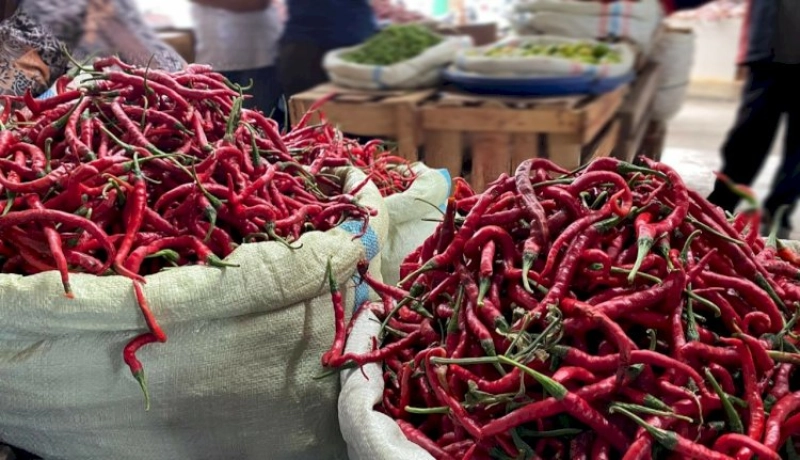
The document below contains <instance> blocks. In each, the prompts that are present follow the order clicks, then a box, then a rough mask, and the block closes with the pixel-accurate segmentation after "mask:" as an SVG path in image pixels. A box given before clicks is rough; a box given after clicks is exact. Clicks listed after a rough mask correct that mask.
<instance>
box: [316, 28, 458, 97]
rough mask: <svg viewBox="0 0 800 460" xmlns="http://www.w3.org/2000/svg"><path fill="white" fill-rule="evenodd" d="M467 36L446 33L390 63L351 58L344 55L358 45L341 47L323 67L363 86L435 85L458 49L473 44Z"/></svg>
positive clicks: (346, 81)
mask: <svg viewBox="0 0 800 460" xmlns="http://www.w3.org/2000/svg"><path fill="white" fill-rule="evenodd" d="M471 44H472V39H471V38H470V37H467V36H453V37H442V41H441V42H440V43H439V44H438V45H435V46H432V47H430V48H428V49H427V50H425V51H424V52H422V53H421V54H420V55H418V56H416V57H414V58H412V59H409V60H407V61H402V62H399V63H397V64H392V65H389V66H376V65H365V64H356V63H353V62H348V61H345V60H344V59H342V55H343V54H345V53H348V52H350V51H353V50H354V49H356V48H358V47H351V48H341V49H336V50H333V51H330V52H329V53H328V54H326V55H325V59H324V60H323V63H322V65H323V67H324V68H325V70H326V71H327V72H328V76H329V77H330V79H331V81H333V82H335V83H339V84H343V85H347V86H350V87H353V88H359V89H414V88H423V87H428V86H434V85H436V84H437V83H438V82H439V78H440V74H441V71H442V70H443V69H444V68H445V67H446V66H447V65H448V64H450V63H451V62H452V61H453V59H454V58H455V55H456V53H457V52H458V50H460V49H462V48H465V47H467V46H470V45H471Z"/></svg>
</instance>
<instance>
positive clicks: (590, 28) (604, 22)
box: [516, 11, 661, 50]
mask: <svg viewBox="0 0 800 460" xmlns="http://www.w3.org/2000/svg"><path fill="white" fill-rule="evenodd" d="M660 22H661V20H660V17H658V18H653V19H647V20H639V19H635V18H631V17H624V16H583V15H574V14H567V13H556V12H550V11H544V12H541V13H536V14H533V15H529V16H527V17H524V18H518V20H517V22H516V29H517V32H518V33H519V34H521V35H527V34H546V35H560V36H563V37H570V38H583V39H598V38H611V39H627V40H630V41H632V42H633V43H635V44H637V45H639V46H641V47H642V48H644V49H646V50H649V48H650V46H651V44H652V40H653V35H654V33H655V31H656V29H657V28H658V27H659V25H660Z"/></svg>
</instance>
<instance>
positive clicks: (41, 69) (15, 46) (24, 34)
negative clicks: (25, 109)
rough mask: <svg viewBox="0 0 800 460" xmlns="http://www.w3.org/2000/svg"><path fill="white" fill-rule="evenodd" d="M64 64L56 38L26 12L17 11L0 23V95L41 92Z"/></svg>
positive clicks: (65, 61) (53, 79) (64, 66)
mask: <svg viewBox="0 0 800 460" xmlns="http://www.w3.org/2000/svg"><path fill="white" fill-rule="evenodd" d="M66 65H67V58H66V57H65V56H64V54H63V53H62V52H61V44H60V43H59V41H58V40H56V39H55V38H54V37H53V36H52V35H50V34H49V33H48V32H47V31H46V30H45V28H44V27H42V25H40V24H39V23H37V22H36V21H35V20H34V19H32V18H31V17H30V16H28V15H26V14H24V13H21V12H18V13H16V14H15V15H14V16H12V17H10V18H8V19H7V20H5V21H3V22H1V23H0V95H16V96H20V95H22V94H24V93H25V91H26V90H28V89H30V90H31V93H33V94H35V95H36V94H41V93H42V92H44V91H46V90H47V88H49V87H50V85H51V84H52V83H53V82H54V81H55V79H56V78H58V77H59V76H60V75H62V74H63V73H64V71H65V69H66Z"/></svg>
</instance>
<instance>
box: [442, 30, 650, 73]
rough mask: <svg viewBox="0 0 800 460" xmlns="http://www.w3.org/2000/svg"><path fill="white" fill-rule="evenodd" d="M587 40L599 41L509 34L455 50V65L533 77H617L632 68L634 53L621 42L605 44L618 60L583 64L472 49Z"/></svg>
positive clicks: (480, 70) (556, 43) (466, 70)
mask: <svg viewBox="0 0 800 460" xmlns="http://www.w3.org/2000/svg"><path fill="white" fill-rule="evenodd" d="M587 41H590V42H594V43H595V44H600V42H595V41H594V40H586V39H583V40H582V39H575V38H565V37H558V36H551V35H526V36H520V37H510V38H507V39H504V40H501V41H499V42H497V43H495V44H492V45H487V46H484V47H480V48H476V49H473V50H462V51H459V53H458V57H457V58H456V67H457V68H458V69H459V70H463V71H465V72H472V73H477V74H481V75H503V76H510V75H513V76H537V77H539V76H573V75H591V76H596V77H598V78H607V77H618V76H621V75H625V74H626V73H628V72H630V71H631V69H632V68H633V64H634V62H635V61H636V55H635V53H634V52H633V50H632V49H631V47H630V46H628V45H625V44H617V45H608V46H610V47H611V48H613V49H614V50H616V51H618V52H619V53H620V55H621V57H622V59H621V62H620V63H619V64H600V65H595V64H586V63H581V62H575V61H571V60H569V59H565V58H558V57H551V56H528V57H522V56H521V57H490V56H484V55H475V54H474V52H475V51H478V52H480V53H483V52H486V51H488V50H490V49H492V48H495V47H497V46H522V45H525V44H539V45H561V44H565V43H567V44H569V43H580V42H587Z"/></svg>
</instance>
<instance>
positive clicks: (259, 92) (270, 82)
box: [221, 67, 280, 114]
mask: <svg viewBox="0 0 800 460" xmlns="http://www.w3.org/2000/svg"><path fill="white" fill-rule="evenodd" d="M273 69H274V68H273V67H261V68H257V69H247V70H232V71H226V72H221V73H222V74H223V75H225V77H226V78H227V79H228V80H230V81H231V82H232V83H236V84H238V85H241V86H242V87H245V88H246V87H248V86H250V84H251V83H252V87H251V88H250V89H248V90H246V91H245V94H247V95H249V96H250V97H249V98H247V99H245V101H244V104H243V107H244V108H246V109H251V110H252V109H259V110H261V111H262V112H264V113H266V114H269V113H270V111H271V110H272V108H273V107H274V106H275V101H277V99H278V97H280V89H276V88H279V86H278V82H277V81H275V80H276V77H275V75H274V70H273Z"/></svg>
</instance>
